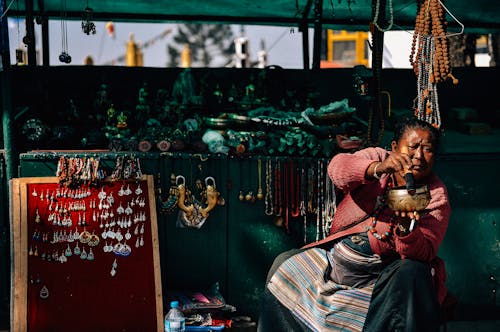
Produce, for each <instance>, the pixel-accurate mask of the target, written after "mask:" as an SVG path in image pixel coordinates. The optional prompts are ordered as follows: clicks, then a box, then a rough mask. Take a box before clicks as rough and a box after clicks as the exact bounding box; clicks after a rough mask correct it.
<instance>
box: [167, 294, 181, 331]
mask: <svg viewBox="0 0 500 332" xmlns="http://www.w3.org/2000/svg"><path fill="white" fill-rule="evenodd" d="M185 321H186V319H185V318H184V314H183V313H182V311H181V310H180V309H179V302H178V301H172V302H170V310H169V311H168V312H167V314H166V315H165V332H184V330H185V329H186V323H185Z"/></svg>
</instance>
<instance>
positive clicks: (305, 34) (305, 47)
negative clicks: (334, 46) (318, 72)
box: [300, 23, 310, 70]
mask: <svg viewBox="0 0 500 332" xmlns="http://www.w3.org/2000/svg"><path fill="white" fill-rule="evenodd" d="M300 31H301V32H302V61H303V63H304V69H306V70H309V68H310V67H309V27H308V26H307V23H304V24H302V25H301V27H300Z"/></svg>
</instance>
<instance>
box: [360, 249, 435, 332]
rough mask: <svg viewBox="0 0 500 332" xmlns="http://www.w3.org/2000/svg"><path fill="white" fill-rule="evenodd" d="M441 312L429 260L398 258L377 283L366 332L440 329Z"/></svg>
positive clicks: (430, 331)
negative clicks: (427, 261) (426, 261)
mask: <svg viewBox="0 0 500 332" xmlns="http://www.w3.org/2000/svg"><path fill="white" fill-rule="evenodd" d="M439 313H440V307H439V303H438V300H437V297H436V291H435V289H434V287H433V285H432V277H431V272H430V267H429V264H428V263H424V262H420V261H415V260H411V259H398V260H396V261H394V262H392V263H391V264H389V265H388V266H387V267H386V268H385V269H384V270H383V271H382V273H381V274H380V276H379V277H378V279H377V282H376V283H375V288H374V290H373V294H372V299H371V302H370V307H369V309H368V314H367V316H366V320H365V326H364V328H363V332H380V331H391V332H396V331H397V332H399V331H404V332H420V331H422V332H433V331H439V324H440V323H439Z"/></svg>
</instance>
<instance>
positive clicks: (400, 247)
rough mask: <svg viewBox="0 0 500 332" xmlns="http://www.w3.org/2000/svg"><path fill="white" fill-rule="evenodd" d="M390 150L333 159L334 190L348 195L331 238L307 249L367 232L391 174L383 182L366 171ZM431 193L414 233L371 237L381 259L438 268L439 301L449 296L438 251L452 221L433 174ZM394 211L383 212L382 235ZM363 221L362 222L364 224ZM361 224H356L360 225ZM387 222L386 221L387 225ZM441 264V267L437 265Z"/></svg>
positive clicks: (444, 192) (369, 150)
mask: <svg viewBox="0 0 500 332" xmlns="http://www.w3.org/2000/svg"><path fill="white" fill-rule="evenodd" d="M389 153H390V152H388V151H387V150H384V149H382V148H366V149H363V150H360V151H357V152H355V153H352V154H351V153H340V154H337V155H336V156H335V157H333V158H332V160H331V161H330V164H329V165H328V175H329V176H330V178H331V179H332V181H333V183H334V185H335V187H336V188H337V189H339V190H342V191H343V193H344V194H345V197H344V199H343V200H342V201H341V202H340V203H339V205H338V207H337V212H336V213H335V217H334V220H333V225H332V229H331V231H330V235H329V236H328V237H326V238H325V239H323V240H321V241H319V242H315V243H311V244H310V245H308V247H313V246H318V245H323V244H325V243H328V242H330V241H332V240H333V239H335V238H337V237H338V236H337V235H336V234H337V233H339V232H340V231H343V232H342V233H345V234H343V235H347V234H350V233H357V232H359V231H360V230H367V229H368V227H369V225H370V224H371V220H370V218H367V216H368V215H370V214H371V213H372V212H373V210H374V207H375V202H376V197H377V196H378V195H380V194H381V193H382V192H383V190H384V188H385V186H386V185H387V181H388V178H389V177H388V175H387V174H384V175H382V178H381V179H380V180H376V179H374V180H366V179H365V172H366V169H367V168H368V166H369V165H370V164H371V163H372V162H374V161H382V160H384V159H385V158H387V156H388V154H389ZM426 184H427V186H428V187H429V190H430V194H431V201H430V203H429V205H428V206H427V209H426V211H428V212H427V213H421V217H420V219H419V220H418V221H417V223H416V226H415V228H414V230H413V231H412V232H411V233H410V234H408V235H406V236H397V235H396V234H395V233H394V232H393V235H392V237H391V238H390V240H389V241H380V240H378V239H376V238H375V237H374V236H373V235H372V234H371V233H370V232H368V237H369V240H370V245H371V247H372V250H373V252H374V253H376V254H379V255H380V256H382V257H390V256H394V255H397V256H399V257H401V258H402V259H404V258H410V259H415V260H420V261H427V262H430V263H431V265H433V267H435V271H436V275H435V277H437V278H438V284H437V285H436V286H437V291H438V298H439V300H440V302H441V301H442V300H443V299H444V296H445V295H446V288H445V287H444V281H445V277H446V274H445V271H444V265H443V264H442V262H439V264H437V261H436V258H437V251H438V248H439V245H440V244H441V241H442V240H443V238H444V235H445V233H446V229H447V227H448V221H449V218H450V211H451V209H450V204H449V201H448V193H447V190H446V187H445V185H444V184H443V183H442V182H441V180H439V179H438V177H437V176H435V175H432V176H431V177H430V178H429V180H428V182H427V183H426ZM392 214H393V212H392V211H391V210H390V209H389V208H386V209H384V210H383V211H382V212H381V213H380V215H379V217H378V220H379V221H380V222H378V223H377V225H376V230H377V233H379V234H383V233H384V232H386V231H387V230H388V229H389V225H388V223H387V221H389V219H390V217H391V215H392ZM361 220H363V221H361ZM359 221H361V222H360V223H358V225H357V226H356V225H354V224H356V223H357V222H359ZM384 221H385V222H384ZM437 265H440V266H437Z"/></svg>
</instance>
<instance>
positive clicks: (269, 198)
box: [264, 158, 273, 216]
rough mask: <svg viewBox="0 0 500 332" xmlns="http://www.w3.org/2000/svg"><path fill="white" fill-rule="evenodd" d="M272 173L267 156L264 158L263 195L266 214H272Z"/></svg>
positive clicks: (270, 161)
mask: <svg viewBox="0 0 500 332" xmlns="http://www.w3.org/2000/svg"><path fill="white" fill-rule="evenodd" d="M272 174H273V166H272V160H271V158H268V159H267V160H266V195H265V197H264V202H265V206H266V209H265V211H264V212H265V213H266V215H268V216H272V215H273V190H272V185H273V179H272Z"/></svg>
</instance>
